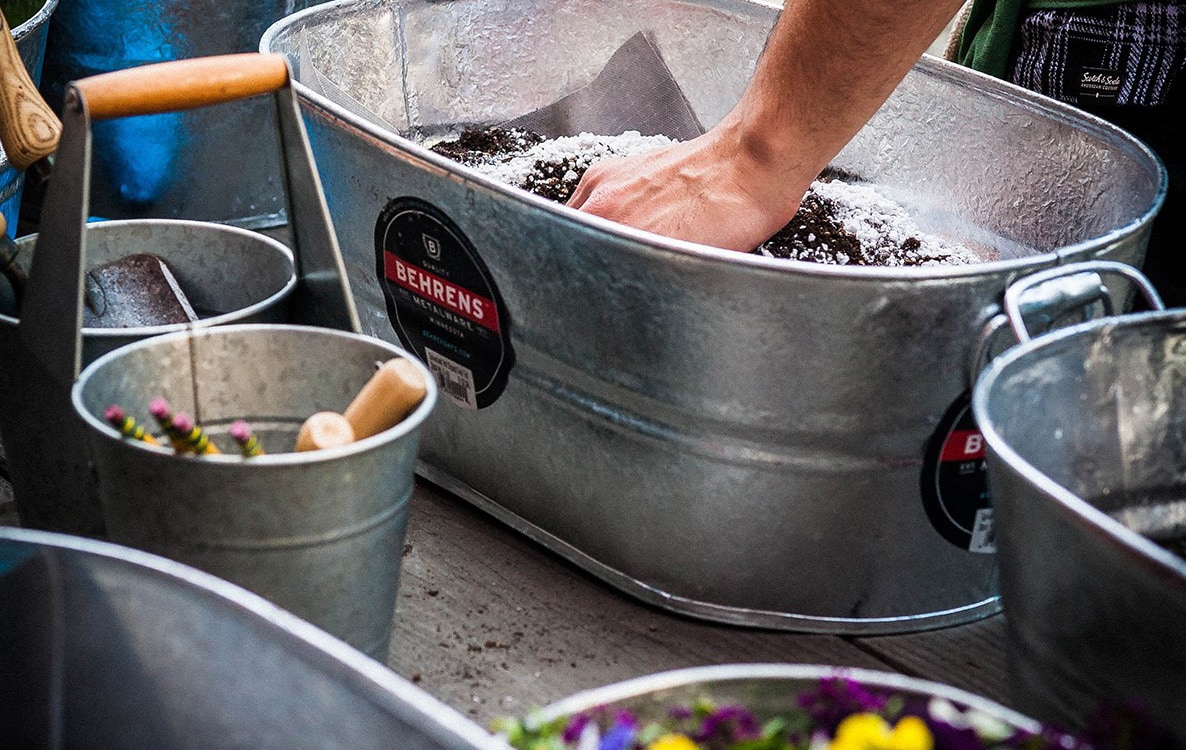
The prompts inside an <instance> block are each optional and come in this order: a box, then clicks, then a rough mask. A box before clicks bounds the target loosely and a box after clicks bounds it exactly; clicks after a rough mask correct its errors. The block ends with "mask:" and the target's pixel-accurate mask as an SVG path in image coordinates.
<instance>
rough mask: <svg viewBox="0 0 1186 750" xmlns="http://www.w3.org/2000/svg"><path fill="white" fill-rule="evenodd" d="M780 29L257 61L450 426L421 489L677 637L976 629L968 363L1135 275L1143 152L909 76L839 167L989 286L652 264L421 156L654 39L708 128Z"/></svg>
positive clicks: (990, 607)
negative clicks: (1064, 304) (1107, 279)
mask: <svg viewBox="0 0 1186 750" xmlns="http://www.w3.org/2000/svg"><path fill="white" fill-rule="evenodd" d="M776 12H777V9H776V8H775V7H773V6H769V5H764V4H759V3H752V2H744V1H742V0H737V1H728V0H705V1H703V2H672V1H669V0H658V1H656V0H647V1H645V2H639V1H637V0H618V1H616V2H607V1H605V0H547V1H544V0H525V1H522V2H488V1H487V0H481V1H479V0H449V1H446V2H428V1H427V0H407V1H405V2H397V1H396V0H360V1H353V2H335V3H328V4H325V5H321V6H318V7H316V8H313V9H310V10H308V11H306V12H303V13H298V14H294V15H293V16H290V17H289V18H286V19H284V20H282V21H280V22H278V23H277V24H275V25H273V26H272V27H271V28H270V29H269V30H268V32H267V33H266V34H265V36H264V38H263V40H262V42H261V48H262V49H263V50H265V51H276V52H282V53H284V54H286V55H287V56H288V58H289V60H290V62H291V64H292V66H293V68H294V70H295V73H296V78H297V81H298V83H297V84H296V88H297V91H298V95H299V97H300V101H301V105H302V107H303V113H304V116H305V118H306V122H307V125H308V128H309V132H310V139H311V144H312V148H313V151H314V154H315V156H316V158H317V162H318V168H319V170H320V173H321V175H322V179H323V182H324V186H325V192H326V199H327V201H328V204H329V208H330V213H331V215H332V217H333V221H334V225H335V228H336V231H337V232H338V236H339V239H340V242H341V245H342V252H343V256H344V259H345V262H346V265H347V269H348V274H349V276H350V283H351V286H352V288H353V290H354V294H355V298H356V300H357V302H358V307H359V311H360V316H361V317H362V326H363V330H364V332H366V333H368V334H371V335H375V336H379V337H383V338H387V339H388V340H391V341H398V342H400V343H402V345H403V346H404V347H405V348H407V349H409V350H412V351H414V352H416V353H417V355H418V356H420V357H421V358H423V359H424V360H425V361H426V363H427V364H428V365H429V366H430V368H432V369H433V371H434V372H435V373H436V376H437V378H438V381H439V382H440V384H441V390H442V393H443V395H446V396H449V397H450V398H447V399H442V402H443V403H442V404H441V405H440V407H439V408H438V409H437V411H436V413H435V414H434V415H433V417H432V418H431V419H430V420H429V422H428V424H426V426H425V431H424V434H423V436H422V442H421V459H422V460H421V463H420V469H419V470H420V473H421V474H422V475H423V476H424V477H426V478H428V479H430V480H432V481H435V482H437V483H439V484H441V485H443V486H444V487H446V488H448V489H450V490H452V491H454V492H456V493H458V494H459V495H461V496H462V497H464V498H467V499H468V500H470V501H472V502H473V503H475V504H476V505H478V506H479V507H481V508H483V509H485V510H487V511H489V512H490V513H492V514H493V515H495V516H496V517H498V518H500V519H502V520H503V521H505V522H506V523H508V524H509V525H511V526H512V527H514V528H516V529H518V530H520V531H522V532H524V533H526V534H527V535H529V536H531V537H532V538H534V539H536V540H538V541H539V542H541V543H543V544H544V545H546V546H548V547H549V548H551V549H553V550H555V551H557V552H559V553H560V554H562V555H564V556H565V557H567V558H568V559H570V560H572V561H574V562H575V563H577V564H578V565H581V566H582V567H584V568H585V569H587V570H589V571H591V572H593V573H594V574H595V575H598V576H600V577H601V578H602V579H604V580H605V581H607V582H609V583H610V584H612V585H614V586H617V587H618V588H620V589H622V590H624V591H626V592H629V593H630V594H632V595H634V596H636V597H639V598H641V599H643V600H645V601H647V602H650V603H653V604H656V605H658V606H660V607H664V608H667V609H670V610H673V611H677V612H682V613H686V614H690V615H693V616H697V617H702V618H706V619H711V620H717V621H724V622H731V623H736V624H743V625H753V626H762V627H775V628H786V629H795V630H804V631H816V632H863V633H869V632H899V631H908V630H917V629H923V628H930V627H938V626H942V625H949V624H953V623H957V622H963V621H967V620H971V619H975V618H978V617H983V616H985V615H988V614H991V613H993V612H996V611H997V610H998V609H999V603H998V596H997V571H996V565H995V561H994V559H993V555H992V554H991V552H992V549H993V543H992V521H991V508H990V507H989V498H988V494H987V490H986V488H985V484H984V478H983V453H982V451H978V443H977V441H976V439H975V436H976V433H975V429H974V425H970V424H969V423H970V419H971V417H970V415H969V413H968V409H967V398H968V395H967V394H968V392H969V390H970V387H971V378H972V374H971V373H972V372H973V368H974V366H975V364H974V363H975V362H977V361H978V358H979V357H981V356H982V355H983V351H982V350H983V349H984V345H983V344H984V342H985V341H988V340H991V339H993V338H994V335H995V332H996V331H997V330H998V329H999V327H1000V318H999V316H998V313H999V301H1000V296H1001V292H1002V290H1003V289H1004V287H1005V285H1006V283H1007V282H1008V281H1009V280H1011V279H1013V278H1015V277H1017V276H1020V275H1023V274H1028V273H1031V272H1033V271H1035V270H1038V269H1041V268H1044V267H1049V266H1051V265H1054V264H1058V263H1062V262H1066V261H1069V260H1076V259H1083V258H1093V257H1105V258H1110V259H1114V260H1121V261H1124V262H1128V263H1133V264H1139V263H1140V262H1141V260H1142V258H1143V253H1144V247H1145V243H1146V238H1147V232H1148V224H1149V222H1150V220H1151V218H1152V216H1153V215H1154V214H1155V213H1156V211H1157V209H1158V207H1159V206H1160V203H1161V201H1162V196H1163V192H1164V179H1165V178H1164V170H1163V168H1162V167H1161V165H1160V163H1159V162H1158V161H1157V159H1156V157H1155V156H1153V154H1152V153H1151V152H1150V151H1149V150H1148V149H1147V148H1145V147H1144V146H1143V145H1142V144H1140V143H1138V142H1137V141H1135V140H1134V139H1132V138H1131V137H1129V136H1128V135H1126V134H1125V133H1123V132H1121V131H1119V130H1117V129H1115V128H1113V127H1111V126H1109V125H1107V124H1106V123H1104V122H1102V121H1099V120H1096V119H1094V118H1091V117H1088V116H1086V115H1083V114H1081V113H1079V112H1078V111H1076V110H1073V109H1071V108H1069V107H1065V106H1062V105H1060V104H1058V103H1056V102H1052V101H1050V100H1047V99H1044V98H1042V97H1039V96H1036V95H1033V94H1030V93H1027V92H1025V91H1023V90H1021V89H1018V88H1016V87H1013V86H1010V85H1008V84H1005V83H1002V82H1000V81H997V80H995V79H991V78H988V77H986V76H982V75H979V74H976V73H973V72H971V71H968V70H965V69H962V68H959V67H957V66H954V65H951V64H948V63H945V62H943V61H940V60H937V59H933V58H924V59H923V60H922V61H920V62H919V63H918V65H916V66H915V68H914V69H913V71H912V72H911V73H910V74H909V75H908V76H907V78H906V80H905V81H904V82H903V83H902V85H901V86H900V87H899V88H898V89H897V91H896V92H895V93H894V95H893V96H892V97H891V99H890V100H889V102H887V104H886V105H885V106H884V107H883V108H882V109H881V111H880V112H879V113H878V114H877V115H876V116H875V117H874V118H873V119H872V121H871V122H870V123H869V124H868V125H867V126H866V127H865V128H864V129H863V130H862V131H861V132H860V133H859V134H858V135H857V137H856V138H855V139H854V140H853V141H852V142H851V143H850V144H849V145H848V146H847V147H846V148H845V150H844V151H843V152H842V153H841V154H840V155H839V157H837V159H836V160H835V164H836V166H838V167H841V168H843V169H846V170H849V171H851V172H855V173H857V174H859V175H861V176H862V177H863V178H864V179H866V180H867V181H869V182H871V183H872V184H874V185H875V186H877V187H878V188H879V189H881V190H882V191H883V192H884V193H886V194H887V195H890V196H891V197H895V198H897V199H899V200H900V201H901V202H902V203H903V204H904V205H906V206H907V207H908V208H910V209H911V210H912V211H913V212H914V213H915V214H916V216H917V217H918V218H919V220H920V222H923V223H925V224H926V225H927V227H928V228H930V229H931V230H933V231H936V232H940V233H942V234H945V235H947V236H949V237H953V236H954V237H959V238H962V239H964V240H966V241H968V242H970V243H971V244H972V245H974V246H975V247H977V248H979V249H980V250H981V251H982V252H984V253H985V254H986V257H991V258H995V260H991V261H990V262H985V263H982V264H976V265H969V266H959V267H954V266H948V267H915V268H874V267H860V268H850V267H841V266H823V265H818V264H810V263H803V262H793V261H780V260H776V259H771V258H764V257H758V256H754V255H743V254H738V253H731V252H726V251H722V250H717V249H714V248H710V247H705V246H700V245H694V244H689V243H680V242H675V241H670V240H667V239H665V238H662V237H658V236H655V235H651V234H648V233H644V232H638V231H634V230H631V229H629V228H626V227H622V226H620V225H616V224H613V223H610V222H606V221H603V220H599V219H596V218H594V217H590V216H588V215H585V214H582V213H579V212H576V211H574V210H571V209H569V208H566V207H564V206H561V205H558V204H554V203H551V202H549V201H547V200H545V199H543V198H540V197H538V196H534V195H532V194H529V193H528V192H526V191H523V190H520V189H517V188H513V187H509V186H507V185H505V184H501V183H498V182H495V181H493V180H491V179H489V178H487V177H485V176H483V175H481V174H479V173H478V172H476V171H474V170H472V169H469V168H466V167H462V166H460V165H458V164H457V163H455V162H452V161H450V160H447V159H445V158H443V157H440V156H438V155H437V154H435V153H432V152H430V151H429V150H428V149H427V148H426V147H425V145H424V143H425V141H424V138H425V137H427V136H439V135H448V134H451V133H452V134H456V133H457V132H459V130H460V129H461V128H463V127H465V126H469V125H485V124H492V123H497V122H502V121H505V120H508V119H511V118H514V117H517V116H519V115H522V114H524V113H526V112H529V111H531V110H533V109H536V108H538V107H542V106H546V105H548V104H550V103H552V102H555V101H557V100H558V99H560V98H561V97H563V96H565V95H566V94H568V93H570V92H572V91H574V90H576V89H578V88H580V87H582V86H584V85H586V84H588V83H589V82H590V81H591V80H592V79H593V78H594V77H595V76H596V75H597V73H598V72H599V71H600V70H601V69H602V67H603V66H604V65H605V63H606V61H607V60H608V58H609V57H610V56H611V55H612V53H613V52H614V51H615V50H616V49H618V48H619V46H620V45H622V43H623V42H624V41H626V40H627V39H629V38H631V37H632V36H633V35H635V34H637V33H638V32H640V31H641V32H644V33H646V34H647V35H648V36H649V37H650V39H651V40H652V41H653V42H654V44H655V46H656V48H657V49H658V51H659V53H660V55H661V56H662V58H663V60H664V61H665V63H666V65H667V67H668V68H669V69H670V71H671V74H672V76H673V77H674V79H675V80H676V82H677V83H678V84H679V86H680V87H681V88H682V89H683V91H684V93H685V95H686V97H687V99H688V102H689V104H690V105H691V107H692V108H693V110H694V111H695V113H696V115H697V117H698V118H699V120H700V121H701V123H703V124H704V125H705V126H710V125H712V124H713V123H714V122H716V120H717V119H719V118H720V117H721V116H722V115H723V114H724V113H725V112H727V111H728V109H729V108H730V107H731V106H732V104H733V102H734V101H735V100H736V98H737V97H738V96H739V95H740V93H741V90H742V88H743V87H744V85H745V82H746V80H747V78H748V76H749V73H750V71H751V70H752V68H753V64H754V61H755V60H756V58H757V56H758V54H759V53H760V50H761V48H762V45H763V43H764V41H765V38H766V34H767V32H768V31H769V28H770V26H771V24H772V22H773V20H774V18H775V14H776ZM610 135H612V134H610ZM969 438H970V440H969Z"/></svg>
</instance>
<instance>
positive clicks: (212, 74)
mask: <svg viewBox="0 0 1186 750" xmlns="http://www.w3.org/2000/svg"><path fill="white" fill-rule="evenodd" d="M286 83H288V65H287V63H286V62H285V59H284V56H283V55H279V54H266V55H265V54H260V53H257V52H244V53H240V54H234V55H216V56H214V57H195V58H190V59H187V60H173V61H170V62H163V63H154V64H152V65H142V66H140V67H138V68H127V69H125V70H117V71H113V72H111V73H100V74H99V75H95V76H90V77H89V78H83V79H80V80H78V81H75V82H74V84H73V85H74V87H75V88H76V89H78V91H79V92H80V93H81V94H82V96H83V98H84V99H85V100H86V105H87V110H88V111H89V112H90V116H91V119H93V120H106V119H111V118H114V117H132V116H134V115H154V114H159V113H162V112H176V111H179V110H185V109H194V108H197V107H205V106H208V105H211V104H221V103H222V102H231V101H235V100H237V99H245V98H247V97H249V96H255V95H257V94H266V93H269V92H272V91H276V90H277V89H279V88H281V87H283V86H284V85H285V84H286Z"/></svg>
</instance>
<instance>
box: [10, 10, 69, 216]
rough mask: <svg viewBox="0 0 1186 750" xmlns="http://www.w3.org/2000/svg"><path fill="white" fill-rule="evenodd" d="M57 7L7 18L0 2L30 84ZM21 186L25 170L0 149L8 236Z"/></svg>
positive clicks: (38, 68)
mask: <svg viewBox="0 0 1186 750" xmlns="http://www.w3.org/2000/svg"><path fill="white" fill-rule="evenodd" d="M57 6H58V0H46V2H45V4H44V5H42V6H41V8H40V10H38V11H37V12H36V13H34V14H33V15H31V16H29V17H28V18H25V19H22V20H18V19H16V18H15V17H13V18H9V16H10V14H11V11H12V9H11V7H10V5H9V4H8V3H0V9H3V10H4V12H5V17H6V18H8V20H9V22H10V23H11V24H15V26H13V27H12V38H13V41H14V42H16V49H17V52H19V53H20V56H21V59H22V60H24V62H25V68H26V69H27V70H28V71H29V77H30V78H31V79H32V80H33V83H34V84H36V83H37V82H38V81H40V79H41V65H42V62H43V61H44V59H45V39H46V35H47V34H48V33H49V19H50V16H51V15H52V14H53V12H54V9H55V8H57ZM24 186H25V173H24V172H22V171H20V170H18V169H15V168H14V167H13V166H12V165H10V164H9V163H8V158H7V157H6V156H5V155H4V150H3V149H2V148H0V213H3V214H4V220H5V221H6V222H8V234H9V236H12V237H15V236H16V227H17V221H18V217H19V216H20V206H21V193H22V191H23V189H24Z"/></svg>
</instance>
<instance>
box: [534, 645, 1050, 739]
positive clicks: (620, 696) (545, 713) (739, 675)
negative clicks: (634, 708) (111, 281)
mask: <svg viewBox="0 0 1186 750" xmlns="http://www.w3.org/2000/svg"><path fill="white" fill-rule="evenodd" d="M828 678H842V679H851V680H855V681H857V682H859V683H861V684H862V685H866V686H871V687H878V688H882V689H886V690H894V691H902V692H909V693H915V694H920V695H927V696H933V697H938V698H946V699H948V700H950V701H952V702H954V703H958V704H961V705H964V706H967V707H969V708H972V709H976V710H979V711H983V712H985V713H988V714H990V715H991V716H993V717H995V718H998V719H1001V720H1003V721H1006V722H1008V723H1010V724H1012V725H1013V726H1014V727H1015V728H1018V729H1022V730H1024V731H1028V732H1034V733H1037V732H1039V731H1041V725H1040V724H1039V723H1038V722H1037V721H1036V720H1034V719H1032V718H1030V717H1028V716H1025V715H1024V714H1021V713H1019V712H1017V711H1014V710H1013V709H1010V708H1008V707H1006V706H1004V705H1002V704H1000V703H997V702H996V701H993V700H990V699H988V698H985V697H984V696H981V695H977V694H975V693H972V692H970V691H967V690H963V689H961V688H957V687H953V686H951V685H947V684H944V683H940V682H935V681H932V680H927V679H923V678H920V677H911V676H908V675H904V674H898V673H894V672H886V671H881V670H875V669H869V668H865V667H845V666H833V665H823V664H792V663H775V662H769V663H737V664H715V665H709V666H697V667H684V668H680V669H673V670H668V671H664V672H656V673H653V674H649V675H644V676H641V677H635V678H632V679H628V680H624V681H621V682H616V683H613V684H611V685H606V686H603V687H597V688H592V689H589V690H583V691H581V692H578V693H575V694H573V695H570V696H567V697H565V698H562V699H561V700H559V701H557V702H555V703H552V704H550V705H548V706H546V707H544V708H543V709H541V711H540V719H541V720H543V721H547V720H551V719H556V718H559V717H561V716H566V715H569V714H574V713H578V712H580V711H585V710H589V709H592V708H595V707H597V706H602V705H612V704H614V703H617V702H621V701H627V700H631V699H636V698H645V697H647V696H648V695H652V694H656V693H660V692H664V691H669V690H679V689H688V688H694V687H697V686H704V688H705V690H706V692H707V691H708V690H711V686H712V685H713V684H720V683H736V682H746V681H753V682H758V681H761V682H766V681H769V682H778V681H788V682H792V681H803V682H812V681H817V680H820V679H828Z"/></svg>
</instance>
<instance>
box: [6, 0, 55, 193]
mask: <svg viewBox="0 0 1186 750" xmlns="http://www.w3.org/2000/svg"><path fill="white" fill-rule="evenodd" d="M61 134H62V123H61V122H60V121H59V120H58V116H57V115H56V114H54V111H53V110H52V109H51V108H50V107H49V105H48V104H46V103H45V100H44V99H42V98H41V94H40V93H39V92H38V91H37V86H36V84H34V83H33V79H32V78H30V77H29V71H28V70H26V69H25V62H24V61H23V60H22V59H21V55H20V52H18V51H17V48H16V42H15V41H14V40H13V38H12V29H10V28H9V27H8V19H7V18H5V17H4V13H3V12H0V143H2V144H4V153H5V154H7V156H8V161H9V163H11V164H12V165H13V166H14V167H16V168H17V169H19V170H21V171H22V172H23V171H25V170H26V169H28V168H29V165H31V164H33V163H34V162H36V161H39V160H40V159H43V158H45V157H46V156H49V155H50V154H52V153H53V152H54V151H56V150H57V148H58V138H59V137H60V136H61Z"/></svg>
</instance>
